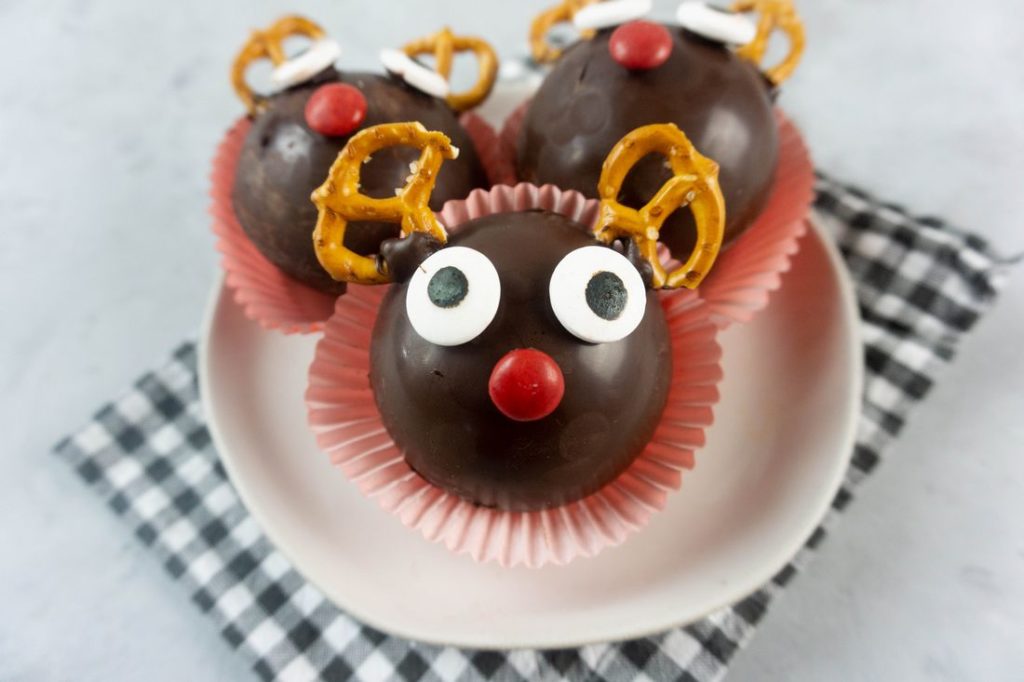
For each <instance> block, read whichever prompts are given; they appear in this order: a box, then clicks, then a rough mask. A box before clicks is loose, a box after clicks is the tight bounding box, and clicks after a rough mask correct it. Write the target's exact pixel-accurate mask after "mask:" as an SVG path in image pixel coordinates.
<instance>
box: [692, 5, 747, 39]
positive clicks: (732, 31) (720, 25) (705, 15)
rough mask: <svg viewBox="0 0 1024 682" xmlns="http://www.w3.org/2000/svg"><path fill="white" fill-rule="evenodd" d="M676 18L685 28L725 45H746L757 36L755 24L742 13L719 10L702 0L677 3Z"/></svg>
mask: <svg viewBox="0 0 1024 682" xmlns="http://www.w3.org/2000/svg"><path fill="white" fill-rule="evenodd" d="M676 19H677V20H678V21H679V25H680V26H682V27H683V28H685V29H686V30H688V31H692V32H693V33H696V34H697V35H699V36H703V37H704V38H707V39H709V40H714V41H717V42H720V43H725V44H726V45H746V44H747V43H749V42H751V41H752V40H754V38H755V37H756V36H757V26H756V25H755V24H754V22H752V21H750V20H749V19H747V18H746V17H745V16H743V15H742V14H733V13H731V12H721V11H719V10H716V9H714V8H713V7H709V6H708V5H707V4H706V3H703V2H684V3H683V4H681V5H679V9H677V10H676Z"/></svg>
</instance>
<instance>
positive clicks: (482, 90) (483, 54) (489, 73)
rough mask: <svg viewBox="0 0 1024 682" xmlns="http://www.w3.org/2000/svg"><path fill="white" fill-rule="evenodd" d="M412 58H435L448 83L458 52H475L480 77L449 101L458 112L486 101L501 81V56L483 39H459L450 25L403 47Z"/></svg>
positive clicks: (450, 95)
mask: <svg viewBox="0 0 1024 682" xmlns="http://www.w3.org/2000/svg"><path fill="white" fill-rule="evenodd" d="M402 51H403V52H405V53H406V54H407V55H409V56H410V57H415V56H417V55H421V54H432V55H434V60H435V65H434V70H435V71H437V72H438V73H439V74H441V75H442V76H443V77H444V78H445V79H446V80H447V79H448V78H449V77H450V76H451V74H452V61H453V58H454V56H455V54H456V53H457V52H472V53H473V54H475V55H476V59H477V65H478V67H479V70H480V75H479V76H478V77H477V80H476V83H474V85H473V87H472V88H470V89H469V90H467V91H466V92H461V93H456V92H453V93H451V94H449V95H448V97H447V102H448V106H450V107H451V108H452V109H454V110H455V111H466V110H467V109H472V108H473V107H475V106H476V105H478V104H480V103H481V102H483V101H484V100H485V99H487V95H489V94H491V89H492V88H493V87H494V81H495V80H497V78H498V55H497V54H496V53H495V52H494V48H492V47H491V46H490V44H488V42H487V41H486V40H484V39H483V38H476V37H473V36H460V35H455V34H454V33H452V31H451V29H450V28H448V27H447V26H446V27H444V28H443V29H441V30H440V31H438V32H437V33H434V34H431V35H429V36H426V37H425V38H420V39H419V40H414V41H412V42H410V43H407V44H406V45H405V46H403V47H402Z"/></svg>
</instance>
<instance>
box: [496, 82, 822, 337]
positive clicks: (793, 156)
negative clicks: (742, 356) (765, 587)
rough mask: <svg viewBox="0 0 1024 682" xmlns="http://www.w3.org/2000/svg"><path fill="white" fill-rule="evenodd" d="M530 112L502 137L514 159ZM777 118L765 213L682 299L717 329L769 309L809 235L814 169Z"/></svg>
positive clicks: (516, 116)
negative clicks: (706, 309)
mask: <svg viewBox="0 0 1024 682" xmlns="http://www.w3.org/2000/svg"><path fill="white" fill-rule="evenodd" d="M528 107H529V102H528V101H527V102H525V103H523V104H521V105H520V106H519V107H518V108H516V110H515V111H514V112H512V114H511V115H510V116H509V117H508V119H506V121H505V124H504V126H503V127H502V130H501V133H500V138H501V146H502V149H503V154H504V155H506V156H507V157H508V158H510V159H513V160H514V159H515V154H516V138H517V137H518V135H519V129H520V127H522V123H523V119H524V118H525V117H526V110H527V108H528ZM775 119H776V122H777V124H778V130H779V160H778V164H777V166H776V169H775V180H774V183H773V186H772V191H771V195H770V196H769V199H768V203H767V205H766V206H765V209H764V211H763V212H762V213H761V215H760V216H759V217H758V219H757V220H756V221H755V222H754V224H753V225H751V226H750V228H748V229H747V231H746V232H745V233H744V234H743V235H742V236H741V237H740V238H739V239H737V240H736V242H734V243H733V244H732V245H731V246H729V247H728V248H727V249H725V250H724V251H722V253H721V254H720V255H719V257H718V260H717V261H716V262H715V266H714V268H712V270H711V273H710V274H709V275H708V277H707V278H706V279H705V280H704V282H703V283H702V284H701V286H700V288H699V289H698V290H697V291H695V292H683V293H682V294H681V295H682V296H689V297H693V298H700V299H701V300H703V301H705V302H706V303H707V304H708V305H709V306H710V307H711V315H712V317H713V318H714V320H715V322H716V323H717V324H718V325H719V326H721V327H728V326H729V325H731V324H734V323H737V322H740V323H742V322H749V321H750V320H751V319H752V318H753V317H754V315H756V314H757V313H758V312H759V311H761V310H763V309H764V308H765V307H766V306H767V305H768V301H769V298H770V296H771V293H772V292H773V291H775V290H776V289H778V288H779V286H781V283H782V275H783V274H784V273H785V272H786V271H787V270H789V267H790V263H791V261H792V258H793V256H794V255H795V254H796V253H797V251H799V250H800V238H801V237H803V235H804V234H806V232H807V225H808V222H807V221H808V216H809V213H810V209H811V203H812V202H813V200H814V166H813V164H812V163H811V158H810V155H809V154H808V151H807V147H806V145H805V144H804V141H803V138H802V137H801V135H800V131H798V130H797V129H796V127H795V126H794V125H793V124H792V122H791V121H790V120H789V119H788V118H787V117H786V115H785V114H783V113H782V111H781V110H778V109H776V110H775ZM683 132H686V131H683ZM726 210H727V211H728V206H727V207H726ZM665 253H666V254H667V250H666V251H665ZM668 260H669V259H668V258H666V261H668Z"/></svg>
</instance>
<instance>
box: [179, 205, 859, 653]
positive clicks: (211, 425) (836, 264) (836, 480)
mask: <svg viewBox="0 0 1024 682" xmlns="http://www.w3.org/2000/svg"><path fill="white" fill-rule="evenodd" d="M808 224H809V226H810V228H811V229H809V230H808V232H807V234H806V235H805V237H804V238H805V239H807V238H814V239H817V241H818V242H819V243H820V244H821V246H822V247H823V250H824V251H825V253H826V256H827V257H828V262H829V265H830V269H831V270H832V272H833V274H834V276H835V279H836V282H837V286H838V289H839V298H840V299H841V301H842V304H843V305H842V308H843V319H844V321H845V322H846V323H847V325H848V326H849V336H850V338H851V341H852V344H853V347H854V348H857V347H860V346H861V345H862V335H861V320H860V313H859V307H858V304H857V298H856V292H855V289H854V285H853V281H852V279H851V277H850V273H849V271H848V270H847V268H846V265H845V263H844V262H843V260H842V256H841V254H840V253H839V249H838V247H837V246H836V244H835V243H834V242H833V241H832V238H831V237H830V236H829V235H828V234H827V232H826V230H825V228H824V227H823V226H822V224H821V220H820V219H819V218H818V216H817V215H816V213H815V212H813V211H812V212H811V215H810V216H809V218H808ZM782 282H783V285H784V284H785V276H783V280H782ZM771 295H775V292H774V291H773V292H771ZM225 298H228V299H230V301H231V303H232V304H234V305H237V302H236V301H235V299H234V296H233V295H232V292H231V291H230V290H229V289H228V288H227V287H226V283H225V276H224V273H223V272H222V271H221V272H219V273H218V277H217V278H216V280H215V281H214V284H213V286H212V288H211V292H210V294H209V296H208V298H207V303H206V309H205V310H204V313H203V320H202V324H201V327H200V335H199V341H198V344H197V345H198V354H197V360H198V362H197V379H198V385H199V397H200V404H201V407H202V411H203V415H204V417H205V419H206V426H207V429H208V430H209V432H210V437H211V439H212V442H213V445H214V448H215V450H216V452H217V457H218V459H219V460H220V462H221V463H222V464H223V465H224V469H225V471H226V472H227V475H228V478H229V480H230V482H231V485H232V486H233V487H234V489H235V492H236V493H237V494H238V496H239V499H240V500H241V502H242V504H243V505H244V506H245V509H246V511H247V512H248V513H249V514H250V515H251V516H252V517H253V520H255V521H256V523H257V525H259V527H260V530H261V531H263V533H264V534H265V535H266V536H267V539H268V540H269V541H270V543H271V545H273V547H274V549H275V550H277V551H279V552H281V554H282V555H283V556H284V557H285V558H286V559H287V560H288V562H289V564H291V567H292V568H293V569H294V570H295V571H296V572H297V573H298V574H299V575H300V576H302V578H303V579H304V580H306V581H307V582H309V583H310V584H311V585H313V586H314V587H316V588H317V589H318V590H320V592H322V593H323V595H324V596H325V598H327V599H328V600H329V601H331V603H333V604H334V605H335V606H337V607H338V608H339V609H341V610H342V611H343V612H345V613H346V614H347V615H349V616H351V617H352V618H353V619H355V620H356V621H357V622H359V623H361V624H363V625H368V626H370V627H373V628H375V629H378V630H381V631H382V632H386V633H388V634H391V635H394V636H397V637H401V638H403V639H407V640H412V641H417V642H422V643H425V644H432V645H437V646H454V647H459V648H470V649H485V650H502V649H512V648H515V649H518V648H524V649H552V648H574V647H580V646H586V645H588V644H597V643H604V642H613V641H623V640H629V639H636V638H640V637H647V636H651V635H654V634H659V633H663V632H666V631H669V630H672V629H676V628H679V627H683V626H686V625H689V624H691V623H694V622H696V621H698V620H701V619H702V618H705V617H707V616H709V615H711V614H712V613H715V612H717V611H719V610H720V609H722V608H725V607H727V606H730V605H732V604H735V603H737V602H739V601H742V600H743V599H744V598H746V597H748V596H749V595H751V594H752V593H754V592H756V591H757V590H758V589H760V588H761V587H762V586H764V585H765V584H766V583H768V582H769V581H770V580H771V578H772V577H773V576H774V575H776V574H777V573H778V571H780V570H782V568H784V567H785V566H786V564H788V563H789V562H790V561H791V560H792V559H793V558H794V557H795V556H796V555H797V554H799V552H800V550H801V549H802V548H803V547H804V546H805V545H806V543H807V540H808V539H809V538H810V537H811V535H812V534H813V533H814V531H815V529H817V528H818V526H819V525H820V524H821V522H822V521H823V520H824V518H825V517H826V516H827V514H828V511H829V508H830V507H831V504H832V500H833V499H834V498H835V495H836V494H837V493H838V491H839V489H840V487H841V485H842V483H843V480H844V479H845V476H846V472H847V471H848V469H849V466H850V461H851V458H852V455H853V448H854V445H855V443H856V432H857V422H858V420H859V418H860V415H861V411H862V405H863V400H862V393H863V384H864V362H863V356H862V354H860V353H857V352H853V353H850V358H849V361H848V363H847V375H848V376H849V378H850V394H851V395H853V396H854V399H853V400H851V401H850V409H849V410H847V413H846V415H845V420H844V422H843V437H842V442H843V444H844V445H843V449H844V451H845V453H846V454H845V456H843V457H842V458H839V459H837V465H836V467H835V471H834V472H833V476H832V479H831V480H830V481H829V482H828V483H829V484H828V485H827V486H824V487H823V488H822V490H823V491H827V494H820V495H819V499H818V504H817V505H816V506H815V509H814V513H813V514H811V513H808V514H807V515H806V517H805V518H806V519H807V521H806V522H805V523H804V524H803V525H804V527H803V529H802V532H801V533H800V534H799V537H801V538H802V539H801V540H800V542H799V544H796V543H791V544H789V545H787V546H786V547H784V548H782V549H780V550H779V551H777V552H776V553H775V555H774V556H773V557H772V561H763V562H761V563H760V564H759V566H758V568H757V569H755V570H751V571H750V572H749V574H748V576H747V578H746V579H745V580H738V581H736V582H735V583H733V584H732V585H731V589H729V590H728V594H723V596H721V597H719V598H717V599H709V600H707V603H706V604H703V605H702V606H700V607H699V608H697V609H691V610H690V612H689V613H687V614H684V615H683V616H681V617H678V618H672V619H662V620H660V621H658V622H657V623H656V624H649V625H644V626H641V627H636V626H633V627H629V626H627V625H624V626H622V627H620V628H619V629H618V631H615V632H604V633H601V634H594V635H586V636H582V637H574V636H572V635H569V634H565V633H560V636H559V638H558V639H557V640H552V639H545V638H542V637H536V638H533V639H531V638H528V637H527V638H518V639H516V640H515V641H512V642H504V643H501V642H496V641H495V639H494V638H493V637H489V636H488V635H487V633H486V631H483V630H481V631H478V632H476V633H474V634H469V633H466V634H465V635H464V636H462V637H459V638H458V640H457V641H456V640H452V639H445V638H438V637H432V636H430V635H426V636H424V634H423V633H420V632H410V631H407V630H405V629H404V628H403V627H402V626H400V625H399V626H396V625H395V624H393V623H386V624H385V623H381V622H379V621H378V620H377V619H376V618H375V617H374V616H373V615H372V614H369V613H367V612H365V611H363V610H362V609H360V608H358V607H356V608H353V607H352V606H349V605H346V604H345V600H344V599H342V598H339V597H340V596H342V595H339V594H338V592H337V591H336V590H334V589H333V588H332V587H331V586H330V585H325V584H322V583H321V582H319V581H318V580H316V579H314V578H313V577H311V576H310V575H309V574H308V573H307V572H306V571H305V570H304V569H303V567H302V565H301V562H299V561H296V556H297V555H298V552H297V551H295V550H294V548H293V547H292V543H291V541H290V540H289V539H288V537H289V536H288V534H287V533H286V532H284V531H282V530H280V529H279V528H277V526H276V524H275V522H274V520H273V518H272V516H273V515H272V514H268V513H265V511H264V509H263V508H262V506H261V505H260V504H259V503H258V502H257V497H258V496H257V494H256V493H255V492H254V491H253V490H251V489H249V488H248V487H247V484H246V483H245V482H244V481H245V480H246V479H245V477H244V476H242V475H241V474H240V471H239V470H238V468H237V465H236V463H235V461H234V459H233V458H232V456H231V455H230V454H227V455H225V454H224V453H230V452H231V450H230V448H228V447H226V442H227V440H226V438H225V437H224V434H223V433H222V431H221V427H220V424H219V422H218V420H217V419H216V418H215V416H214V415H215V413H216V410H215V408H214V407H213V406H212V405H211V403H210V401H209V400H208V398H207V396H208V395H209V392H208V390H207V388H206V387H208V386H211V385H212V380H211V376H212V369H211V358H210V348H209V347H210V340H211V338H212V330H213V325H214V322H215V320H216V318H217V313H218V310H219V306H220V302H221V301H222V300H224V299H225ZM261 331H262V330H261ZM262 333H278V332H267V331H262ZM314 335H322V332H315V333H314ZM840 464H841V465H840ZM793 536H794V537H797V536H798V534H797V533H795V532H794V533H793ZM464 558H465V559H466V560H467V561H472V559H470V558H469V557H464ZM580 560H581V561H585V559H580ZM607 629H608V628H606V630H607ZM541 631H543V629H541V628H538V632H541Z"/></svg>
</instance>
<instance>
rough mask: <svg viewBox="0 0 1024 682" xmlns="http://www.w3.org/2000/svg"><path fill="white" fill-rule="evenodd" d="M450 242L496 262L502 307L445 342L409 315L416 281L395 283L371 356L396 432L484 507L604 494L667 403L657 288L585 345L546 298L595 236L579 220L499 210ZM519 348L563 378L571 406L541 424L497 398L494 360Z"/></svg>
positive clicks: (427, 466)
mask: <svg viewBox="0 0 1024 682" xmlns="http://www.w3.org/2000/svg"><path fill="white" fill-rule="evenodd" d="M450 243H451V244H452V245H459V246H468V247H471V248H474V249H477V250H478V251H480V252H481V253H483V254H484V255H486V256H487V257H488V258H489V259H490V260H491V262H493V263H494V266H495V268H496V269H497V271H498V276H499V278H500V280H501V303H500V304H499V307H498V312H497V315H496V316H495V318H494V320H493V321H492V322H491V324H490V326H489V327H488V328H487V329H486V330H484V332H483V333H482V334H481V335H480V336H479V337H477V338H476V339H474V340H473V341H470V342H469V343H467V344H464V345H462V346H454V347H443V346H436V345H434V344H431V343H429V342H427V341H425V340H424V339H423V338H422V337H420V336H419V334H417V333H416V331H415V330H414V329H413V328H412V326H411V325H410V323H409V320H408V317H407V316H406V311H405V295H406V285H392V286H391V290H390V291H389V292H388V294H387V296H386V297H385V299H384V301H383V303H382V305H381V308H380V312H379V315H378V317H377V323H376V326H375V327H374V330H373V343H372V347H371V359H370V380H371V383H372V386H373V390H374V395H375V397H376V402H377V407H378V408H379V410H380V414H381V417H382V419H383V421H384V425H385V426H386V427H387V430H388V433H389V434H390V435H391V437H392V438H393V439H394V440H395V442H396V443H397V444H398V445H399V447H400V448H401V449H402V450H403V451H404V453H405V457H406V460H407V461H408V462H409V465H410V466H411V467H412V468H413V469H415V470H416V471H417V472H419V473H420V475H422V476H423V477H424V478H426V479H427V480H428V481H430V482H432V483H434V484H435V485H437V486H440V487H441V488H444V489H445V490H448V491H451V492H452V493H454V494H457V495H459V496H461V497H463V498H465V499H468V500H470V501H472V502H475V503H477V504H480V505H484V506H489V507H497V508H500V509H505V510H512V511H525V510H535V509H543V508H547V507H552V506H557V505H561V504H565V503H567V502H571V501H573V500H576V499H579V498H581V497H584V496H586V495H589V494H590V493H593V492H595V491H597V490H599V489H600V488H601V487H602V486H604V485H605V484H607V483H609V482H610V481H612V480H614V479H615V477H616V476H618V475H619V474H620V473H622V472H623V471H624V470H625V469H626V468H627V467H628V466H629V465H630V464H631V463H632V462H633V460H634V459H635V458H636V457H637V455H639V454H640V452H641V451H642V450H643V448H644V447H645V446H646V444H647V443H648V442H649V441H650V438H651V436H652V434H653V433H654V429H655V427H656V426H657V423H658V421H659V419H660V417H661V413H662V411H663V409H664V407H665V401H666V399H667V396H668V389H669V380H670V377H671V374H672V357H671V347H670V340H669V332H668V327H667V324H666V322H665V317H664V313H663V312H662V309H661V306H660V305H659V303H658V299H657V296H656V294H654V293H653V292H648V294H647V307H646V314H645V316H644V319H643V321H642V322H641V323H640V326H639V327H637V329H636V330H635V331H634V332H633V333H632V334H631V335H629V336H628V337H626V338H625V339H622V340H620V341H617V342H614V343H605V344H596V345H595V344H589V343H584V342H582V341H580V340H579V339H577V338H576V337H574V336H573V335H572V334H570V333H569V332H567V331H566V330H565V329H564V328H563V327H562V326H561V324H560V323H559V322H558V319H557V318H556V317H555V314H554V312H553V311H552V309H551V304H550V301H549V299H548V282H549V280H550V279H551V273H552V271H553V270H554V268H555V266H556V265H557V264H558V262H559V261H560V260H561V259H562V258H563V257H564V256H565V255H566V254H567V253H569V252H570V251H572V250H574V249H577V248H579V247H581V246H588V245H593V244H594V243H595V242H594V239H593V237H592V236H591V235H590V234H589V233H587V232H586V231H585V230H584V228H583V227H582V226H580V225H579V224H577V223H574V222H573V221H571V220H569V219H568V218H565V217H563V216H560V215H556V214H553V213H547V212H542V211H527V212H522V213H505V214H497V215H493V216H488V217H485V218H481V219H478V220H474V221H472V223H468V224H467V225H466V226H465V230H464V231H460V232H459V233H458V234H457V235H455V236H453V238H452V240H451V242H450ZM470 286H472V285H470ZM517 348H536V349H539V350H542V351H544V352H545V353H547V354H548V355H550V356H551V357H552V358H553V359H554V360H555V362H557V363H558V365H559V367H560V368H561V370H562V374H563V375H564V377H565V397H564V398H563V399H562V402H561V404H560V405H559V406H558V408H557V409H556V410H555V411H554V412H553V413H551V414H550V415H549V416H547V417H544V418H543V419H539V420H537V421H531V422H516V421H512V420H511V419H509V418H507V417H505V416H504V415H503V414H502V413H501V412H499V411H498V409H497V408H496V407H495V406H494V404H493V403H492V402H491V399H490V397H489V395H488V380H489V378H490V375H491V370H492V369H493V368H494V365H495V363H497V362H498V360H499V359H501V358H502V357H503V356H504V355H505V354H506V353H508V352H509V351H511V350H514V349H517Z"/></svg>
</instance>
